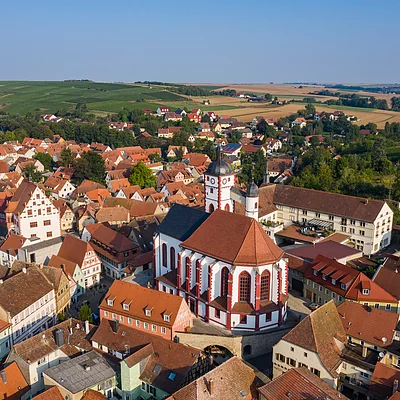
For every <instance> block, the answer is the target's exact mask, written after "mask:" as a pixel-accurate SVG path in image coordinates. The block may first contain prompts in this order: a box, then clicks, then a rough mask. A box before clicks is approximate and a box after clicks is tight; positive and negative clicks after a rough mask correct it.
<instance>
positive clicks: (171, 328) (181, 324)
mask: <svg viewBox="0 0 400 400" xmlns="http://www.w3.org/2000/svg"><path fill="white" fill-rule="evenodd" d="M99 310H100V319H103V318H104V319H108V320H110V321H113V320H117V321H119V323H120V324H121V325H125V326H129V325H130V326H131V327H134V328H136V329H138V330H141V331H148V332H149V333H151V334H152V335H156V336H161V337H163V338H164V339H169V340H173V338H174V337H175V333H176V332H184V331H185V330H186V329H190V328H191V327H192V326H193V315H192V313H191V312H190V310H189V307H188V305H187V303H186V301H185V300H184V299H183V298H182V297H179V296H178V297H177V296H173V295H171V294H167V293H164V292H159V291H157V290H153V289H148V288H145V287H142V286H139V285H136V284H134V283H129V282H123V281H114V282H113V284H112V285H111V287H110V289H109V290H108V292H107V294H106V296H105V297H104V299H103V301H102V302H101V304H100V306H99Z"/></svg>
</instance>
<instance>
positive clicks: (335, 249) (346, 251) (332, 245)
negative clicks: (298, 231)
mask: <svg viewBox="0 0 400 400" xmlns="http://www.w3.org/2000/svg"><path fill="white" fill-rule="evenodd" d="M286 253H287V254H290V255H292V256H295V257H298V258H301V259H303V260H310V261H312V260H314V258H315V257H317V256H318V255H319V254H321V255H323V256H325V257H328V258H335V259H336V260H340V259H342V258H346V259H347V258H353V257H354V258H356V257H361V256H362V251H360V250H356V249H353V248H352V247H349V246H345V245H343V244H340V243H337V242H333V241H329V240H328V241H326V242H319V243H315V244H314V245H304V246H301V247H296V248H294V249H291V250H287V251H286Z"/></svg>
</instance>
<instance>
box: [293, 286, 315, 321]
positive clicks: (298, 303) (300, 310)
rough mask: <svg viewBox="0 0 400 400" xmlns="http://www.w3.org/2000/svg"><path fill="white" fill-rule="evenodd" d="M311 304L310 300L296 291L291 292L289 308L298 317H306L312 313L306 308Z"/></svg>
mask: <svg viewBox="0 0 400 400" xmlns="http://www.w3.org/2000/svg"><path fill="white" fill-rule="evenodd" d="M308 303H309V300H307V299H305V298H303V297H301V296H300V294H298V293H297V292H295V291H290V292H289V300H288V305H289V308H290V309H291V310H292V311H293V312H294V313H296V314H297V315H301V316H302V317H305V316H306V315H308V314H310V313H311V310H310V309H309V308H308V307H307V306H306V304H308Z"/></svg>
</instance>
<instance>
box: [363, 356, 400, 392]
mask: <svg viewBox="0 0 400 400" xmlns="http://www.w3.org/2000/svg"><path fill="white" fill-rule="evenodd" d="M395 380H397V381H400V369H398V368H395V367H392V366H390V365H386V364H383V363H381V362H378V363H377V364H376V366H375V370H374V372H373V374H372V376H371V382H370V385H369V390H368V395H369V396H370V397H372V398H373V399H377V400H386V399H387V398H389V396H391V395H392V394H393V385H394V381H395Z"/></svg>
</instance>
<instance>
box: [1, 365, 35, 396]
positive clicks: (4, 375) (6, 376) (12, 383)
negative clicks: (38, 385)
mask: <svg viewBox="0 0 400 400" xmlns="http://www.w3.org/2000/svg"><path fill="white" fill-rule="evenodd" d="M0 376H1V379H0V398H2V399H7V400H28V399H31V398H32V397H31V391H30V387H29V385H28V383H27V382H26V380H25V378H24V375H23V374H22V372H21V370H20V368H19V367H18V364H17V363H16V362H12V363H11V364H9V365H7V366H6V367H4V368H3V369H1V370H0Z"/></svg>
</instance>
